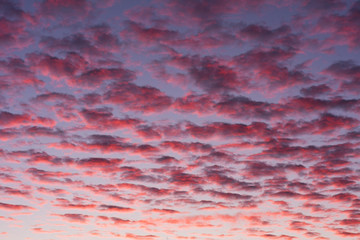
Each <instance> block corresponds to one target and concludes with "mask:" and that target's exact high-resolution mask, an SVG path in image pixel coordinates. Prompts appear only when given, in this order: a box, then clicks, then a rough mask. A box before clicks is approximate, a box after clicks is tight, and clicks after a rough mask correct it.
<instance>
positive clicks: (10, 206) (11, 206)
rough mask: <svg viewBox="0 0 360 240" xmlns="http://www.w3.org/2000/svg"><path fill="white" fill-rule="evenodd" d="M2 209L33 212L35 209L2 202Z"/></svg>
mask: <svg viewBox="0 0 360 240" xmlns="http://www.w3.org/2000/svg"><path fill="white" fill-rule="evenodd" d="M0 208H1V209H4V210H33V209H34V208H32V207H29V206H26V205H18V204H10V203H3V202H0Z"/></svg>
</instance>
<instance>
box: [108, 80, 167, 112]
mask: <svg viewBox="0 0 360 240" xmlns="http://www.w3.org/2000/svg"><path fill="white" fill-rule="evenodd" d="M104 101H105V102H107V103H111V104H121V105H122V107H123V108H124V109H126V110H130V111H139V112H143V113H154V112H160V111H163V110H166V109H167V108H168V107H169V106H170V105H171V103H172V99H171V97H169V96H167V95H166V94H164V93H163V92H161V91H160V90H159V89H157V88H154V87H149V86H142V87H141V86H137V85H135V84H132V83H123V84H116V85H113V86H112V89H111V90H110V91H108V92H106V93H105V95H104Z"/></svg>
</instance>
